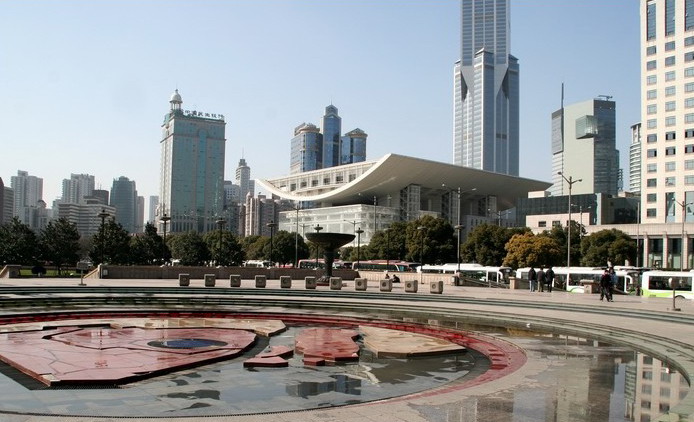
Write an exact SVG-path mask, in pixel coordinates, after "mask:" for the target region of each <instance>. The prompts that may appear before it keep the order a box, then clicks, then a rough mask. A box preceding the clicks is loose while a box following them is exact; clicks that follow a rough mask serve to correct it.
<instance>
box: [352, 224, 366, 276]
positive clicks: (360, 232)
mask: <svg viewBox="0 0 694 422" xmlns="http://www.w3.org/2000/svg"><path fill="white" fill-rule="evenodd" d="M354 232H355V233H356V234H357V269H359V244H361V234H362V233H364V230H362V229H361V227H359V228H358V229H356V230H355V231H354Z"/></svg>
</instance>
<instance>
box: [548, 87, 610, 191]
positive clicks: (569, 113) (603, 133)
mask: <svg viewBox="0 0 694 422" xmlns="http://www.w3.org/2000/svg"><path fill="white" fill-rule="evenodd" d="M615 135H616V132H615V103H614V101H605V100H597V99H594V100H588V101H583V102H580V103H576V104H572V105H569V106H566V107H562V108H560V109H559V110H557V111H555V112H554V113H552V183H553V185H552V187H551V188H550V192H551V193H552V195H554V196H561V195H568V183H566V181H565V180H564V177H566V178H569V177H571V178H573V180H581V182H578V183H576V184H575V186H573V187H572V193H574V194H583V193H605V194H608V195H616V194H617V191H618V179H619V151H617V149H616V136H615Z"/></svg>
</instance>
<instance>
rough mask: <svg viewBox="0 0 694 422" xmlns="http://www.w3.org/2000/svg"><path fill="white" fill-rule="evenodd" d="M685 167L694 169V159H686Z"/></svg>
mask: <svg viewBox="0 0 694 422" xmlns="http://www.w3.org/2000/svg"><path fill="white" fill-rule="evenodd" d="M684 169H685V170H694V160H685V161H684Z"/></svg>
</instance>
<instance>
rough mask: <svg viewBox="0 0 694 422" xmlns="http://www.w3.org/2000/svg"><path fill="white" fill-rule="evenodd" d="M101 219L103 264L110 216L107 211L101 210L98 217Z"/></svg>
mask: <svg viewBox="0 0 694 422" xmlns="http://www.w3.org/2000/svg"><path fill="white" fill-rule="evenodd" d="M96 216H97V217H99V218H100V219H101V264H103V263H104V249H105V243H106V217H108V216H109V214H108V213H107V212H106V210H105V209H103V208H102V209H101V212H100V213H98V214H97V215H96Z"/></svg>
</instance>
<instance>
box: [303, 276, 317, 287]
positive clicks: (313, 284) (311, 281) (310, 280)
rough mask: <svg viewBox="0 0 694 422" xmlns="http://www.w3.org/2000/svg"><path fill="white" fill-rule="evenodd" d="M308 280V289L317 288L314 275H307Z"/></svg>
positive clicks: (306, 279)
mask: <svg viewBox="0 0 694 422" xmlns="http://www.w3.org/2000/svg"><path fill="white" fill-rule="evenodd" d="M304 280H305V281H306V288H307V289H315V288H316V277H314V276H307V277H305V278H304Z"/></svg>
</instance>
